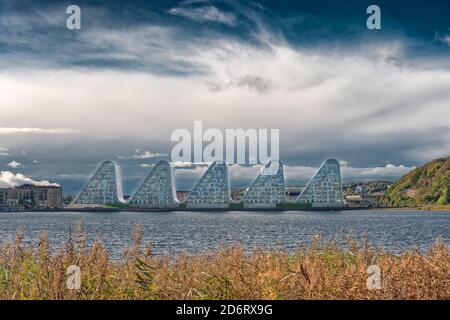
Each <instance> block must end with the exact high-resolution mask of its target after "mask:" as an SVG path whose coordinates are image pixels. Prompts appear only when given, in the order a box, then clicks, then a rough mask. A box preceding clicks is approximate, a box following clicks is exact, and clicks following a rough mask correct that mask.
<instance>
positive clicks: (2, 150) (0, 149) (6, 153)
mask: <svg viewBox="0 0 450 320" xmlns="http://www.w3.org/2000/svg"><path fill="white" fill-rule="evenodd" d="M0 156H9V149H8V148H6V147H3V146H0Z"/></svg>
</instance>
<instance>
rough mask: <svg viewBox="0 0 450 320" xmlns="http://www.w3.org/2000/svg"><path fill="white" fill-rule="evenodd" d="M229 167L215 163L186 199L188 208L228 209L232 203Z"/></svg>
mask: <svg viewBox="0 0 450 320" xmlns="http://www.w3.org/2000/svg"><path fill="white" fill-rule="evenodd" d="M230 201H231V199H230V184H229V179H228V166H227V165H226V164H224V163H219V162H213V164H211V165H210V166H209V167H208V169H207V170H206V172H205V173H204V174H203V176H202V177H201V178H200V180H199V181H198V182H197V184H196V185H195V186H194V189H193V190H192V191H191V192H190V193H189V195H188V197H187V199H186V207H188V208H228V205H229V203H230Z"/></svg>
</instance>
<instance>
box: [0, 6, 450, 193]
mask: <svg viewBox="0 0 450 320" xmlns="http://www.w3.org/2000/svg"><path fill="white" fill-rule="evenodd" d="M70 4H78V5H79V6H80V7H81V19H82V29H81V30H77V31H72V30H68V29H67V28H66V18H67V15H66V8H67V6H68V5H70ZM370 4H372V2H368V1H345V3H344V2H343V1H321V0H318V1H317V0H316V1H309V0H308V1H307V0H305V1H296V2H295V4H293V3H292V1H276V2H275V1H258V2H249V1H206V0H199V1H195V0H188V1H181V2H179V1H71V2H67V1H39V2H36V1H12V0H0V111H1V113H0V187H2V186H7V185H13V184H19V183H22V182H27V181H28V182H30V181H37V182H40V183H59V184H61V185H63V187H64V190H65V193H74V192H76V191H78V190H79V189H80V188H81V187H82V185H83V184H84V183H85V181H86V180H87V179H88V177H89V175H90V174H91V173H92V171H93V170H94V169H95V168H96V166H97V165H98V164H99V162H101V161H103V160H106V159H112V160H115V161H117V162H118V163H119V164H120V165H121V167H122V175H123V179H124V190H125V192H126V193H131V192H132V191H133V190H134V189H135V188H136V187H137V184H138V183H139V182H140V181H141V180H142V179H143V177H144V176H145V175H146V174H147V173H148V172H149V170H150V169H151V164H152V163H155V162H156V161H158V160H160V159H168V157H167V154H170V152H171V148H172V147H173V146H174V142H171V141H170V134H171V133H172V131H173V130H174V129H177V128H186V129H188V130H190V131H192V130H193V121H194V120H202V121H203V125H204V127H205V128H218V129H221V130H225V129H226V128H244V129H247V128H267V129H270V128H276V129H280V157H281V160H282V161H283V163H284V164H285V165H286V168H285V174H286V178H287V180H288V184H298V183H304V182H306V181H307V180H308V179H309V178H310V177H311V176H312V174H313V173H314V172H315V170H316V169H317V167H318V166H319V165H320V164H321V163H322V162H323V160H325V159H327V158H329V157H334V158H336V159H338V160H339V161H341V164H342V171H343V176H344V179H346V180H347V181H350V180H370V179H382V180H386V179H387V180H392V179H395V178H397V177H399V176H401V175H403V174H404V173H406V172H408V171H409V170H411V169H412V168H414V167H415V166H420V165H421V164H423V163H424V162H426V161H428V160H431V159H434V158H436V157H440V156H448V155H450V116H449V114H450V4H449V3H444V1H427V2H423V3H419V2H418V1H417V2H416V1H415V2H414V3H410V2H409V1H377V4H378V5H379V6H380V7H381V12H382V30H379V31H371V30H368V29H367V28H366V18H367V15H366V13H365V12H366V8H367V6H368V5H370ZM204 170H205V166H201V165H200V166H193V165H185V164H182V165H179V166H178V168H177V170H176V173H177V182H178V185H179V188H180V189H189V188H190V186H191V185H192V184H193V183H194V182H195V179H196V178H198V176H199V175H200V174H201V173H202V172H203V171H204ZM258 171H259V168H258V167H255V168H246V167H241V166H232V168H231V174H232V179H233V180H232V181H233V185H235V186H239V185H245V183H247V182H249V181H251V180H252V179H253V178H254V177H255V176H256V175H257V173H258ZM46 181H47V182H46Z"/></svg>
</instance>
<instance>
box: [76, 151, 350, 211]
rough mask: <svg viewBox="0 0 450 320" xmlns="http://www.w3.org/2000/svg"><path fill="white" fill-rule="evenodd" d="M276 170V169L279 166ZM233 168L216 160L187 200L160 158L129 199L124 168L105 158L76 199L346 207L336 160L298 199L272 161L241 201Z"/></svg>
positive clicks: (142, 204)
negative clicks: (233, 191)
mask: <svg viewBox="0 0 450 320" xmlns="http://www.w3.org/2000/svg"><path fill="white" fill-rule="evenodd" d="M274 168H276V170H274ZM230 194H231V193H230V178H229V166H228V165H227V164H225V163H223V162H213V163H212V164H211V165H210V166H209V167H208V169H207V170H206V171H205V173H204V174H203V175H202V176H201V177H200V179H199V180H198V181H197V183H196V184H195V185H194V187H193V189H192V190H191V191H190V193H189V194H188V196H187V197H186V199H185V200H184V201H179V200H178V199H177V197H176V177H175V175H174V173H173V169H172V166H171V165H170V163H169V162H168V161H160V162H158V163H157V164H156V165H155V166H154V167H153V168H152V170H151V172H150V173H149V175H148V176H147V177H146V178H145V179H144V181H143V182H142V183H141V185H140V186H139V187H138V189H137V191H136V192H135V193H134V195H133V196H132V197H131V198H130V199H129V200H128V201H125V200H124V198H123V194H122V183H121V177H120V168H119V166H118V165H117V164H116V163H115V162H113V161H105V162H104V163H102V164H101V165H100V167H99V168H98V169H97V171H96V172H94V174H93V176H92V177H91V179H90V180H89V181H88V183H87V184H86V186H85V187H84V188H83V190H82V191H81V192H80V194H79V195H78V196H77V197H76V198H75V200H74V202H73V205H76V206H78V207H102V206H113V207H117V206H125V207H127V208H134V209H143V210H145V209H151V210H158V209H160V210H177V209H187V210H195V209H210V210H227V209H244V210H245V209H250V210H251V209H309V208H311V209H314V208H317V209H339V208H342V207H343V206H344V200H343V194H342V183H341V171H340V166H339V162H338V161H336V160H335V159H328V160H326V161H325V162H324V163H323V164H322V165H321V166H320V168H319V169H318V171H317V173H316V174H315V175H314V176H313V177H312V178H311V180H310V181H309V182H308V184H307V185H306V187H305V188H304V189H303V191H302V192H301V193H300V195H299V196H298V198H296V199H295V200H293V201H292V200H288V199H287V197H286V186H285V180H284V170H283V164H282V163H281V162H279V161H274V162H271V163H268V164H267V165H266V166H265V167H264V168H263V169H262V171H261V173H260V174H259V175H258V176H257V177H256V178H255V180H254V181H253V182H252V183H251V185H250V186H249V187H248V188H247V189H246V191H245V193H244V195H243V196H242V198H241V199H240V200H239V201H236V200H233V199H232V198H231V195H230Z"/></svg>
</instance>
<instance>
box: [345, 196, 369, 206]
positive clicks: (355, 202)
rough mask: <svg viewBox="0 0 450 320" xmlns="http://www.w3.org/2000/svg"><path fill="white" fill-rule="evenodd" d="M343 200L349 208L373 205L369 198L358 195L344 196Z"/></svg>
mask: <svg viewBox="0 0 450 320" xmlns="http://www.w3.org/2000/svg"><path fill="white" fill-rule="evenodd" d="M345 202H346V203H347V206H348V207H349V208H371V207H373V206H374V203H373V202H372V201H371V200H369V199H366V198H363V197H361V196H360V195H355V196H346V197H345Z"/></svg>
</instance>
